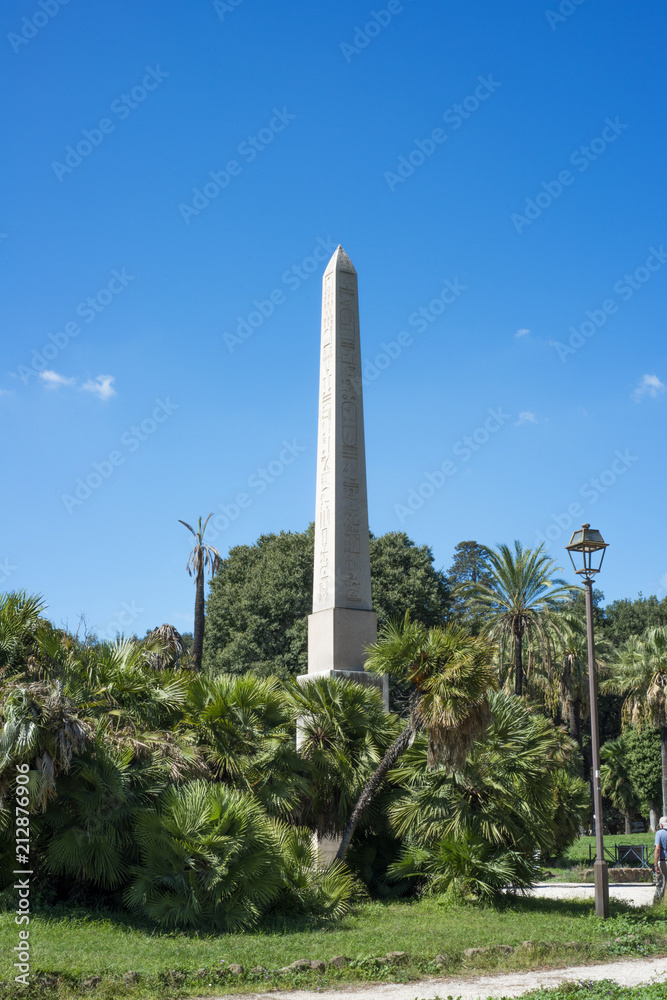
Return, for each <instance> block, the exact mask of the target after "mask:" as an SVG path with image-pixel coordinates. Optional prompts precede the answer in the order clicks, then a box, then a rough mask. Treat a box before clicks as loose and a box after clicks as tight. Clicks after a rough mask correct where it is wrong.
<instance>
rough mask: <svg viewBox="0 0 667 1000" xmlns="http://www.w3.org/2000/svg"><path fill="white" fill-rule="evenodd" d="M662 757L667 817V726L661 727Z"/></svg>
mask: <svg viewBox="0 0 667 1000" xmlns="http://www.w3.org/2000/svg"><path fill="white" fill-rule="evenodd" d="M660 757H661V761H662V815H663V816H667V726H661V727H660Z"/></svg>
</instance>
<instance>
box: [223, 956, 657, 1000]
mask: <svg viewBox="0 0 667 1000" xmlns="http://www.w3.org/2000/svg"><path fill="white" fill-rule="evenodd" d="M655 978H657V979H658V981H659V982H662V981H664V982H665V990H666V991H667V958H651V959H641V960H639V961H636V960H635V961H631V962H607V963H606V964H604V965H576V966H573V967H571V968H569V969H547V970H543V971H541V972H513V973H509V974H504V975H500V976H497V975H496V976H479V977H477V978H475V979H427V980H423V981H421V982H413V983H408V984H399V983H387V984H383V985H381V986H380V985H378V984H369V985H368V986H363V987H359V986H351V987H338V988H336V989H333V990H318V991H317V992H313V991H311V990H290V991H289V992H277V993H253V994H252V995H247V994H246V997H245V1000H318V998H322V997H324V1000H416V998H417V1000H445V998H446V997H449V996H452V997H455V998H457V997H460V998H461V1000H488V998H491V997H520V996H523V994H524V993H528V992H530V990H536V989H538V987H541V986H553V987H555V986H559V985H560V984H561V983H563V982H577V981H578V980H584V981H587V982H590V980H592V979H594V980H598V979H613V980H614V981H615V982H617V983H621V984H622V985H623V986H638V985H639V984H640V983H648V982H650V981H651V980H652V979H655ZM216 1000H239V995H238V994H236V995H235V996H234V997H230V996H222V997H216Z"/></svg>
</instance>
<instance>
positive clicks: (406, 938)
mask: <svg viewBox="0 0 667 1000" xmlns="http://www.w3.org/2000/svg"><path fill="white" fill-rule="evenodd" d="M17 930H18V928H17V927H16V925H15V924H14V921H13V914H8V913H3V914H0V945H1V949H0V956H1V957H0V979H2V980H4V983H5V984H7V985H3V987H1V988H0V993H2V995H3V997H4V996H6V997H12V998H13V997H14V996H16V997H18V996H22V997H26V996H44V997H46V996H48V997H52V998H56V997H62V998H65V997H68V998H69V997H75V996H83V995H85V996H88V997H105V998H111V997H128V998H130V997H132V998H137V1000H138V998H149V997H150V998H167V997H169V998H170V1000H171V998H175V997H185V996H205V995H210V994H215V993H217V994H220V993H221V992H225V993H229V992H239V993H243V992H253V991H255V990H258V989H270V988H275V987H282V988H283V989H284V988H286V987H287V988H289V987H293V986H309V987H316V986H321V987H331V986H334V985H335V984H342V983H347V984H349V983H352V982H355V981H357V982H359V981H369V980H371V981H379V982H383V981H384V982H390V981H393V982H406V981H409V980H418V979H419V978H422V977H424V976H428V975H446V974H452V973H456V974H465V973H466V972H473V971H482V970H484V971H490V970H497V971H500V970H507V971H511V970H515V969H530V968H544V967H548V966H557V965H561V964H568V963H570V964H571V963H581V962H587V961H591V962H593V961H602V960H609V959H610V958H611V957H613V956H614V955H619V956H621V955H622V956H632V955H634V956H637V957H639V956H643V955H647V954H658V953H664V952H667V906H659V907H656V908H653V909H650V910H649V909H645V910H634V911H630V910H628V909H626V908H625V907H624V906H623V905H622V904H615V903H612V918H611V919H610V920H608V921H601V920H598V919H597V918H596V917H595V916H594V915H593V907H592V903H591V902H588V901H564V900H545V899H519V900H517V901H516V902H513V903H512V904H511V906H508V908H507V909H505V910H504V911H495V910H491V909H479V908H475V907H452V906H442V905H440V904H439V903H438V902H437V901H436V900H435V899H424V900H420V901H418V902H412V903H404V902H402V903H391V904H377V903H376V904H372V903H369V904H365V905H362V906H360V907H358V909H357V910H356V911H355V912H354V913H353V914H351V915H350V916H348V917H347V918H346V919H345V920H343V921H342V922H341V923H339V924H336V925H334V926H331V927H329V928H327V927H323V926H321V925H320V926H313V925H310V926H309V925H308V924H307V923H306V922H304V921H292V922H283V923H282V924H280V925H278V924H276V925H275V926H273V927H269V928H266V927H265V928H263V929H262V930H260V931H256V932H253V933H246V934H228V935H220V936H217V937H204V936H200V935H196V934H165V933H159V932H156V931H155V930H154V929H151V928H149V927H146V926H142V925H141V924H138V923H136V922H133V921H131V920H129V919H123V918H119V917H115V918H111V917H100V916H92V915H87V916H86V915H83V914H80V915H76V914H73V915H69V916H64V915H62V913H61V914H60V915H55V914H54V915H51V916H48V915H46V914H41V915H34V916H33V918H32V920H31V923H30V943H31V972H32V975H33V982H34V983H35V985H34V987H33V988H32V989H31V990H30V992H29V993H28V992H26V989H25V987H23V986H22V985H18V984H13V976H14V970H13V969H12V961H13V960H14V959H13V958H12V957H11V956H12V948H13V946H14V945H15V944H16V943H17V940H18V935H17ZM501 946H505V947H504V948H502V947H501ZM467 948H483V949H486V950H485V951H482V952H480V953H478V954H475V955H473V956H465V955H464V951H465V950H466V949H467ZM509 949H513V950H509ZM390 951H402V952H405V953H406V957H405V958H404V959H402V960H399V961H398V962H396V963H390V964H386V965H384V964H379V963H378V962H377V961H376V959H377V957H378V956H384V954H385V953H387V952H390ZM336 955H346V956H348V957H349V958H350V959H352V960H353V961H352V963H351V964H350V965H348V966H347V967H345V968H343V969H336V968H328V969H327V970H326V972H321V973H318V972H316V971H314V970H308V971H305V972H288V973H279V972H278V971H277V970H279V969H280V968H281V967H283V966H286V965H289V963H291V962H293V961H295V960H296V959H309V960H313V959H322V960H324V961H329V960H330V959H331V958H333V957H334V956H336ZM436 956H440V958H439V960H438V962H436V961H435V960H436ZM230 963H238V964H240V965H242V966H243V967H244V970H245V971H244V973H243V974H242V975H240V976H235V975H232V974H229V973H225V972H224V968H225V966H226V965H229V964H230ZM256 966H261V967H262V969H263V970H268V971H263V972H262V973H252V972H251V971H250V970H252V969H253V968H254V967H256ZM198 970H200V972H199V974H197V973H198ZM221 970H222V971H221ZM129 971H132V972H136V973H139V975H140V979H139V980H138V982H135V983H129V982H125V981H124V980H123V974H125V973H127V972H129ZM95 975H98V976H101V977H102V980H101V982H100V983H97V984H96V983H88V984H87V985H86V987H84V986H83V982H84V981H85V980H86V979H88V978H89V977H92V976H95ZM55 977H57V978H55ZM40 983H41V984H42V985H41V986H40V985H39V984H40ZM10 984H11V985H10ZM415 993H416V995H418V988H416V990H415ZM630 995H631V994H628V996H630Z"/></svg>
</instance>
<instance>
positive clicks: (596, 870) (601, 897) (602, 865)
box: [593, 859, 609, 920]
mask: <svg viewBox="0 0 667 1000" xmlns="http://www.w3.org/2000/svg"><path fill="white" fill-rule="evenodd" d="M593 877H594V879H595V916H596V917H602V918H603V919H604V920H606V919H607V917H608V916H609V869H608V868H607V862H606V861H600V860H599V859H598V860H596V861H595V863H594V865H593Z"/></svg>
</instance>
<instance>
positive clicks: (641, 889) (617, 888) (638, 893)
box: [532, 882, 655, 906]
mask: <svg viewBox="0 0 667 1000" xmlns="http://www.w3.org/2000/svg"><path fill="white" fill-rule="evenodd" d="M654 892H655V887H654V885H653V883H652V882H616V883H615V884H611V885H610V886H609V898H610V899H618V900H621V901H622V902H623V903H628V904H629V905H630V906H650V905H651V903H652V902H653V893H654ZM532 895H533V896H544V898H545V899H587V898H590V899H593V897H594V896H595V886H594V885H593V884H592V883H583V882H538V883H537V885H536V886H535V888H534V890H533V892H532Z"/></svg>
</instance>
